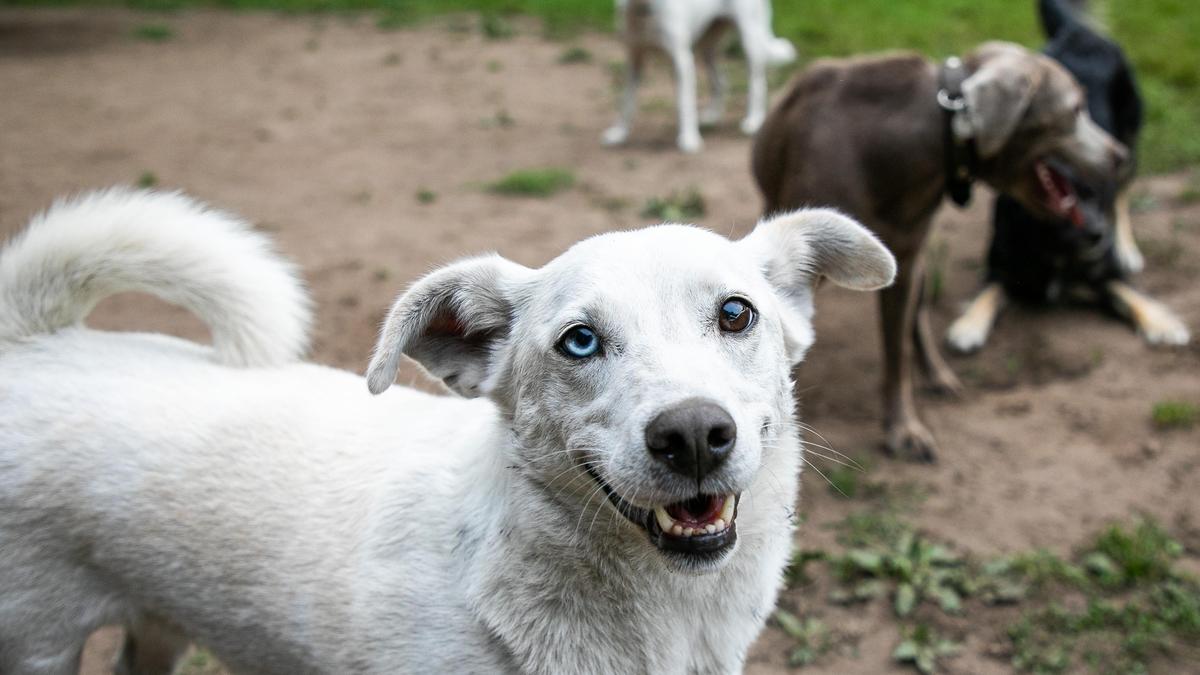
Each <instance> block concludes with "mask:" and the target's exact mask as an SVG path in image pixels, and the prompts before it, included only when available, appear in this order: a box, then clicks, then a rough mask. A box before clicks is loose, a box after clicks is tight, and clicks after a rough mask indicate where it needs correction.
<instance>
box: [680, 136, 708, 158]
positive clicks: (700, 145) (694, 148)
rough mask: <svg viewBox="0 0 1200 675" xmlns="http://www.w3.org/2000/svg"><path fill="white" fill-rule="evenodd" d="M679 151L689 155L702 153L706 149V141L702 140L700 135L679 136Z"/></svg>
mask: <svg viewBox="0 0 1200 675" xmlns="http://www.w3.org/2000/svg"><path fill="white" fill-rule="evenodd" d="M677 142H678V144H679V149H680V150H682V151H684V152H686V153H688V154H689V155H691V154H695V153H697V152H700V151H701V150H703V149H704V140H703V139H701V138H700V134H679V140H678V141H677Z"/></svg>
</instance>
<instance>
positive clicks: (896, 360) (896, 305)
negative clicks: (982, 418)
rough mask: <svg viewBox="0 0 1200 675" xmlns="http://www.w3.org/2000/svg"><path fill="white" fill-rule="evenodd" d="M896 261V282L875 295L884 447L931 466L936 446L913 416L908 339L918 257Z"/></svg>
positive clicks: (917, 271) (899, 255) (900, 255)
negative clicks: (879, 329)
mask: <svg viewBox="0 0 1200 675" xmlns="http://www.w3.org/2000/svg"><path fill="white" fill-rule="evenodd" d="M896 257H897V262H898V266H899V269H898V271H897V274H896V282H895V283H894V284H893V285H892V286H890V287H888V288H885V289H883V290H882V291H881V292H880V294H879V319H880V324H881V326H882V328H883V361H884V376H883V406H884V422H883V424H884V433H885V434H886V439H885V443H886V447H887V450H888V452H889V453H891V454H893V455H896V456H900V457H906V458H910V459H916V460H920V461H924V462H932V461H934V459H935V458H936V443H935V441H934V439H933V434H931V433H930V432H929V429H928V428H926V427H925V424H924V423H922V422H921V419H920V418H919V417H918V416H917V408H916V403H915V401H914V399H913V383H912V361H913V354H912V346H911V345H912V344H913V342H912V340H911V336H912V334H913V322H914V318H915V316H914V315H915V313H916V308H917V307H916V305H917V294H918V292H919V290H920V278H921V277H920V267H921V254H920V252H917V253H915V254H911V255H909V256H903V255H902V254H900V253H899V252H897V255H896Z"/></svg>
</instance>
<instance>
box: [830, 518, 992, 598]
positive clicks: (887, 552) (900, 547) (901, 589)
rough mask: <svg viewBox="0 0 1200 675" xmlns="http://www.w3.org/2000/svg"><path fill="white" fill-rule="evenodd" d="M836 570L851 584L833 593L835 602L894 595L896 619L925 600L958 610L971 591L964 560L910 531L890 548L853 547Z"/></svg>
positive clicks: (839, 562)
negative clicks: (964, 597)
mask: <svg viewBox="0 0 1200 675" xmlns="http://www.w3.org/2000/svg"><path fill="white" fill-rule="evenodd" d="M833 566H834V570H835V573H836V574H837V576H838V578H839V579H840V580H841V581H842V583H843V584H844V585H845V586H846V587H845V588H842V589H839V590H838V591H835V592H834V594H833V596H832V598H831V599H832V600H833V601H834V602H839V603H848V602H860V601H863V600H869V599H872V598H875V597H880V596H882V595H886V594H889V593H890V594H891V596H892V607H893V609H894V610H895V612H896V616H898V617H902V618H903V617H906V616H908V615H910V614H912V613H913V610H914V609H916V608H917V606H918V605H919V604H921V603H922V602H925V601H934V602H937V604H938V605H939V606H941V608H942V611H945V612H958V611H959V610H960V609H961V608H962V599H963V596H965V595H967V594H969V593H970V592H971V590H972V585H971V579H970V577H969V575H968V571H967V568H966V562H965V561H964V560H963V558H962V557H961V556H958V555H955V554H954V553H952V552H951V551H950V550H949V549H947V548H945V547H943V546H941V545H938V544H935V543H932V542H930V541H929V540H928V539H926V538H924V537H922V536H920V535H918V534H916V533H915V532H913V531H911V530H906V531H903V532H901V533H900V535H899V537H897V538H896V540H895V541H894V542H893V543H892V544H890V545H887V546H878V545H876V546H865V547H860V548H854V549H851V550H850V551H847V552H846V554H845V555H843V556H840V557H838V558H835V559H834V560H833Z"/></svg>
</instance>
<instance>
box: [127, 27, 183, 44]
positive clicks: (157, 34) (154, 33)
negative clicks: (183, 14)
mask: <svg viewBox="0 0 1200 675" xmlns="http://www.w3.org/2000/svg"><path fill="white" fill-rule="evenodd" d="M133 37H135V38H137V39H139V40H145V41H146V42H166V41H167V40H170V39H171V38H173V37H175V29H174V28H171V27H170V26H168V25H166V24H165V23H144V24H142V25H140V26H137V27H136V28H134V29H133Z"/></svg>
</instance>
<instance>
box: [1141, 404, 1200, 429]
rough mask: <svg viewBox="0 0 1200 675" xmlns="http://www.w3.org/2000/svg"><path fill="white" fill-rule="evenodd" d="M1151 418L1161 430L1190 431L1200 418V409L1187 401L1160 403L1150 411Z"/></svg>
mask: <svg viewBox="0 0 1200 675" xmlns="http://www.w3.org/2000/svg"><path fill="white" fill-rule="evenodd" d="M1150 418H1151V419H1152V420H1153V421H1154V426H1156V427H1158V428H1159V429H1188V428H1191V427H1192V426H1194V425H1195V424H1196V420H1197V419H1198V418H1200V408H1197V407H1196V405H1195V404H1193V403H1188V402H1187V401H1159V402H1158V403H1155V404H1154V407H1153V408H1152V409H1151V410H1150Z"/></svg>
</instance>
